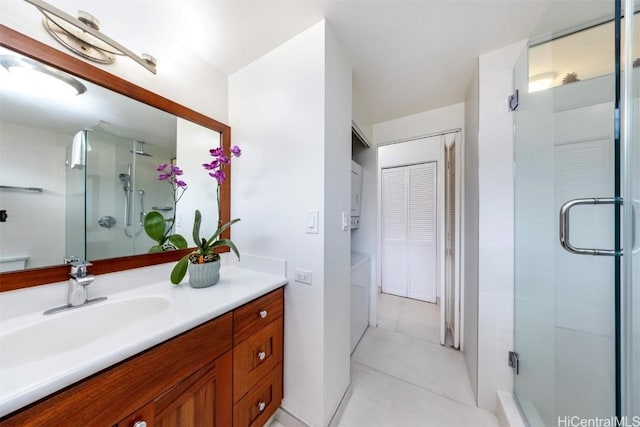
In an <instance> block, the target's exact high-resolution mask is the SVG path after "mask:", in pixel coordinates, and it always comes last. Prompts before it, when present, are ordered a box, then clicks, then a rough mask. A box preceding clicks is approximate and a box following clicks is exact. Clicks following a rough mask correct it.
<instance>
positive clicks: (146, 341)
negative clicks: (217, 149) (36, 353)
mask: <svg viewBox="0 0 640 427" xmlns="http://www.w3.org/2000/svg"><path fill="white" fill-rule="evenodd" d="M171 267H172V265H170V266H166V265H164V266H160V267H158V266H154V267H145V268H142V269H136V270H130V273H128V272H120V273H112V274H105V275H101V276H97V278H96V281H95V283H94V284H92V285H91V286H90V287H89V292H90V298H95V297H100V296H108V300H107V301H105V302H101V303H97V304H95V305H92V306H88V307H82V308H77V309H73V310H68V311H65V312H61V313H57V314H53V315H48V316H44V315H43V314H42V313H43V311H44V310H43V309H47V308H53V307H56V306H60V305H64V304H65V302H66V301H65V298H66V282H60V283H56V284H51V285H44V286H38V287H35V288H28V289H22V290H18V291H10V292H3V293H0V312H1V318H0V337H2V336H6V335H8V334H11V333H13V332H15V331H18V330H20V329H21V328H24V327H27V326H32V325H34V324H37V323H39V322H46V321H47V320H49V319H51V318H52V317H56V316H66V315H69V314H72V313H73V312H76V311H77V310H84V309H90V307H97V306H98V305H100V304H113V303H115V302H118V301H122V300H130V299H132V298H139V297H151V296H156V297H160V298H166V299H168V300H169V301H170V304H169V306H168V308H167V309H165V310H164V311H162V312H161V313H159V314H157V315H155V316H154V317H153V318H151V319H147V320H145V321H142V322H136V323H134V324H132V325H130V326H126V327H123V328H120V329H119V330H118V331H116V332H114V333H108V334H104V335H102V336H100V337H99V339H95V340H92V341H91V342H88V343H87V344H86V345H83V346H82V347H79V348H76V349H73V350H70V351H66V352H64V353H61V354H57V355H53V356H51V357H48V358H36V357H34V360H25V361H24V363H20V364H18V365H17V366H8V367H7V366H2V358H1V355H2V348H0V416H4V415H6V414H9V413H11V412H13V411H15V410H17V409H19V408H21V407H23V406H25V405H28V404H29V403H32V402H34V401H36V400H38V399H41V398H43V397H45V396H47V395H49V394H51V393H53V392H55V391H58V390H60V389H62V388H64V387H66V386H68V385H71V384H73V383H75V382H77V381H79V380H81V379H83V378H86V377H88V376H89V375H92V374H94V373H96V372H98V371H101V370H102V369H105V368H107V367H109V366H111V365H114V364H115V363H118V362H120V361H122V360H124V359H127V358H128V357H131V356H133V355H135V354H137V353H140V352H141V351H143V350H146V349H148V348H150V347H152V346H154V345H156V344H159V343H161V342H163V341H166V340H168V339H170V338H172V337H174V336H176V335H178V334H180V333H182V332H185V331H187V330H189V329H191V328H193V327H195V326H198V325H200V324H202V323H204V322H206V321H208V320H211V319H213V318H215V317H218V316H220V315H222V314H224V313H227V312H229V311H231V310H233V309H234V308H236V307H239V306H240V305H242V304H244V303H246V302H249V301H251V300H253V299H255V298H257V297H260V296H262V295H264V294H267V293H269V292H270V291H272V290H274V289H277V288H279V287H281V286H283V285H285V284H286V283H287V279H286V277H284V276H278V275H271V274H265V273H260V272H256V271H252V270H246V269H242V268H239V267H234V266H223V267H222V269H221V271H220V282H218V284H216V285H215V286H212V287H209V288H204V289H192V288H191V287H190V286H189V285H188V283H183V284H182V285H180V286H173V285H171V283H170V282H169V280H168V277H169V274H168V271H170V268H171ZM159 271H160V272H161V273H163V275H162V276H158V274H157V273H158V272H159ZM150 273H154V274H153V275H151V274H150ZM165 273H166V274H165ZM149 277H166V278H167V279H166V280H159V281H154V282H152V283H149V282H150V279H149ZM144 278H146V280H144ZM110 282H111V283H110ZM127 282H128V283H127ZM185 282H186V281H185ZM52 298H53V299H52ZM56 332H57V333H59V334H60V336H61V337H64V334H73V333H74V331H73V330H60V331H56ZM34 347H37V343H34Z"/></svg>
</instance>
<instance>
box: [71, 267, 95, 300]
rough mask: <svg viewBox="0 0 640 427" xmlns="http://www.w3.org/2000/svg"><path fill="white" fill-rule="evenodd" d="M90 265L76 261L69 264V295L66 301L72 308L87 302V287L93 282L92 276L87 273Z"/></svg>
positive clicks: (93, 277)
mask: <svg viewBox="0 0 640 427" xmlns="http://www.w3.org/2000/svg"><path fill="white" fill-rule="evenodd" d="M90 265H91V263H90V262H88V261H77V262H72V263H71V273H69V286H68V289H69V293H68V298H67V301H68V302H69V305H70V306H72V307H77V306H79V305H83V304H86V303H87V302H89V291H88V290H87V286H89V285H90V284H91V283H93V281H94V280H95V276H94V275H93V274H89V273H88V272H87V267H89V266H90Z"/></svg>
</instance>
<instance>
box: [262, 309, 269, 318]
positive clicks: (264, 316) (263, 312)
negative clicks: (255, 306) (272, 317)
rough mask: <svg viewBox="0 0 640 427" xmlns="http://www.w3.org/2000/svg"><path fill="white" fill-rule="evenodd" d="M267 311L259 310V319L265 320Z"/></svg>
mask: <svg viewBox="0 0 640 427" xmlns="http://www.w3.org/2000/svg"><path fill="white" fill-rule="evenodd" d="M267 314H269V313H267V310H260V318H261V319H265V318H266V317H267Z"/></svg>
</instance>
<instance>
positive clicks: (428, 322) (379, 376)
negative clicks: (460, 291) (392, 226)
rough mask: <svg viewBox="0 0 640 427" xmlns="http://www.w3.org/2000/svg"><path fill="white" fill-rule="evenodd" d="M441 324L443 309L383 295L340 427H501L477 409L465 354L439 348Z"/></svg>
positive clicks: (358, 355) (359, 354)
mask: <svg viewBox="0 0 640 427" xmlns="http://www.w3.org/2000/svg"><path fill="white" fill-rule="evenodd" d="M439 321H440V307H439V306H438V305H435V304H430V303H425V302H422V301H416V300H410V299H405V298H400V297H395V296H392V295H385V294H381V295H380V297H379V298H378V327H377V328H369V329H367V332H366V333H365V334H364V336H363V337H362V340H361V341H360V343H359V344H358V346H357V347H356V350H355V351H354V353H353V355H352V358H351V380H352V384H353V393H352V395H351V398H350V399H349V401H348V402H347V405H346V407H345V409H344V413H343V414H342V418H341V419H340V420H339V422H338V427H499V424H498V420H497V419H496V417H495V416H494V415H493V414H491V413H490V412H487V411H484V410H482V409H479V408H477V407H476V405H475V403H474V397H473V392H472V390H471V382H470V381H469V376H468V374H467V369H466V366H465V362H464V357H463V355H462V353H461V352H459V351H456V350H454V349H452V348H449V347H443V346H441V345H440V335H439ZM270 427H284V426H282V424H280V423H278V422H277V421H274V423H272V424H271V426H270Z"/></svg>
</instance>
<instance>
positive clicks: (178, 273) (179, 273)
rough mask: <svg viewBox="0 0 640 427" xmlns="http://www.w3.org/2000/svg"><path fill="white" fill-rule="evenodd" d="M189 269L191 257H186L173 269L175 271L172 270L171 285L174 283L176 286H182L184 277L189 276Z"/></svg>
mask: <svg viewBox="0 0 640 427" xmlns="http://www.w3.org/2000/svg"><path fill="white" fill-rule="evenodd" d="M188 268H189V255H185V256H183V257H182V259H181V260H180V261H178V263H177V264H176V265H175V266H174V267H173V270H171V283H173V284H174V285H178V284H180V282H181V281H182V279H184V276H185V275H186V274H187V269H188Z"/></svg>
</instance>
